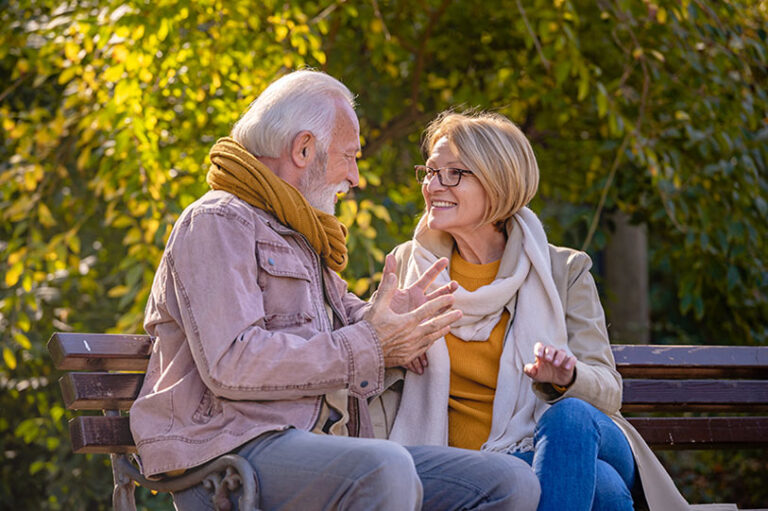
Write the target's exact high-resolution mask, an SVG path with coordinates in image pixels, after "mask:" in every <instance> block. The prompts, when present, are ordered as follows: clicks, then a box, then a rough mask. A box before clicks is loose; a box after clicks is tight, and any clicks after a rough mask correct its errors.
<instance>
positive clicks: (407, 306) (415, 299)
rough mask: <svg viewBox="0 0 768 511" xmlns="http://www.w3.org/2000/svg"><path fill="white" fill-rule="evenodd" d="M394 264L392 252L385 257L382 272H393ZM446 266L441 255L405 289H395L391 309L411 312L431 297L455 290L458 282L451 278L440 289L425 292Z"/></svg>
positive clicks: (446, 260)
mask: <svg viewBox="0 0 768 511" xmlns="http://www.w3.org/2000/svg"><path fill="white" fill-rule="evenodd" d="M396 265H397V263H396V262H395V256H393V255H392V254H389V255H387V258H386V260H385V262H384V271H383V274H384V275H386V274H387V273H393V274H394V273H395V270H396ZM447 267H448V259H446V258H445V257H442V258H440V259H438V260H437V261H435V264H433V265H432V266H430V267H429V269H428V270H427V271H425V272H424V275H422V276H421V277H419V280H417V281H416V282H414V283H413V284H411V285H410V286H409V287H407V288H405V289H395V292H394V294H393V295H392V302H391V303H390V307H391V308H392V310H393V311H394V312H397V313H398V314H405V313H406V312H411V311H412V310H414V309H417V308H418V307H420V306H421V305H423V304H424V303H426V302H428V301H429V300H432V299H433V298H437V297H438V296H440V295H447V294H450V293H453V292H454V291H456V290H457V289H458V288H459V284H458V283H457V282H456V281H454V280H452V281H451V282H449V283H448V284H446V285H444V286H442V287H440V289H436V290H435V291H433V292H431V293H429V294H427V288H428V287H429V285H430V284H432V281H434V280H435V278H437V276H438V275H439V274H440V272H441V271H443V270H444V269H446V268H447ZM383 279H384V277H383V276H382V281H383Z"/></svg>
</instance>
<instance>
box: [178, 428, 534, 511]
mask: <svg viewBox="0 0 768 511" xmlns="http://www.w3.org/2000/svg"><path fill="white" fill-rule="evenodd" d="M238 454H240V455H241V456H243V457H244V458H246V459H248V460H249V461H250V463H251V465H253V467H254V469H255V471H256V474H257V478H258V489H259V496H258V501H259V507H260V509H264V510H271V509H289V510H302V511H303V510H321V509H339V510H366V511H367V510H385V509H386V510H393V511H408V510H418V509H421V508H422V506H423V508H424V509H427V510H435V511H439V510H453V509H456V510H459V509H482V510H515V511H534V510H535V509H536V505H537V503H538V499H539V483H538V481H537V479H536V475H535V474H534V473H533V471H532V470H531V468H530V467H529V466H528V465H527V464H526V463H524V462H523V461H521V460H519V459H517V458H515V457H513V456H508V455H506V454H498V453H483V452H478V451H469V450H464V449H455V448H452V447H438V446H417V447H402V446H400V445H398V444H396V443H394V442H390V441H387V440H374V439H366V438H349V437H337V436H326V435H316V434H313V433H307V432H305V431H300V430H297V429H289V430H287V431H282V432H272V433H267V434H264V435H261V436H259V437H258V438H255V439H253V440H251V441H250V442H248V443H247V444H245V445H244V446H243V447H242V448H241V449H240V450H239V451H238ZM238 496H239V495H238V494H237V493H236V494H235V498H233V499H231V500H233V503H234V504H235V509H236V508H237V506H236V502H234V501H236V497H238ZM174 503H175V504H176V506H177V508H178V509H179V510H182V511H185V510H210V509H213V507H212V505H211V503H210V499H209V495H208V494H207V492H205V490H203V489H202V488H201V487H200V485H198V486H195V487H193V488H191V489H189V490H185V491H183V492H178V493H176V494H175V495H174Z"/></svg>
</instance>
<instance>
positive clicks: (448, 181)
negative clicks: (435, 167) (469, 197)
mask: <svg viewBox="0 0 768 511" xmlns="http://www.w3.org/2000/svg"><path fill="white" fill-rule="evenodd" d="M440 174H441V176H440V177H442V179H441V180H440V181H441V182H442V183H443V186H456V185H457V184H459V181H460V180H461V172H460V171H459V169H450V168H449V169H440Z"/></svg>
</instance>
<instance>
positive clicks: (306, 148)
mask: <svg viewBox="0 0 768 511" xmlns="http://www.w3.org/2000/svg"><path fill="white" fill-rule="evenodd" d="M316 142H317V139H316V138H315V136H314V135H313V134H312V132H311V131H306V130H305V131H300V132H299V133H297V134H296V136H295V137H293V142H292V143H291V161H292V162H293V164H294V165H295V166H296V167H297V168H300V169H303V168H305V167H307V165H309V164H310V163H312V161H313V160H314V159H315V145H316Z"/></svg>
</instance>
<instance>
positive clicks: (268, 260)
mask: <svg viewBox="0 0 768 511" xmlns="http://www.w3.org/2000/svg"><path fill="white" fill-rule="evenodd" d="M267 262H268V263H269V265H270V266H274V265H275V260H274V259H272V258H271V257H270V258H269V259H267Z"/></svg>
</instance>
